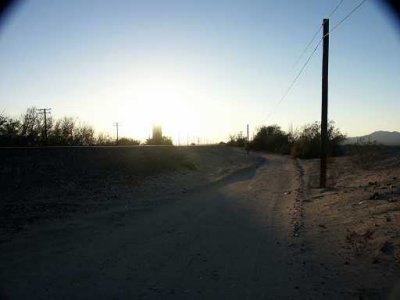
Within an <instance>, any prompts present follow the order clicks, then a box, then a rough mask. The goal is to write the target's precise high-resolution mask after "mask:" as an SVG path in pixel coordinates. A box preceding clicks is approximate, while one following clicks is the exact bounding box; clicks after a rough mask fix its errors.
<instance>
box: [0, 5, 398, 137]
mask: <svg viewBox="0 0 400 300" xmlns="http://www.w3.org/2000/svg"><path fill="white" fill-rule="evenodd" d="M338 3H339V0H290V1H289V0H280V1H272V0H240V1H239V0H238V1H235V0H230V1H227V0H201V1H198V0H181V1H177V0H168V1H165V0H157V1H155V0H146V1H143V0H141V1H135V0H118V1H117V0H113V1H102V0H98V1H95V0H68V1H63V0H29V1H23V0H22V1H21V3H20V5H18V6H17V7H15V8H14V9H13V11H12V13H10V14H9V15H8V16H7V19H6V20H4V22H2V23H1V27H0V105H1V106H0V110H1V111H4V112H6V113H7V114H9V115H11V116H15V117H17V116H19V115H20V114H21V113H23V112H24V111H25V110H26V108H27V107H29V106H36V107H51V108H52V111H53V116H54V117H62V116H65V115H66V116H73V117H77V118H78V119H79V120H80V121H82V122H86V123H88V124H91V125H93V126H94V127H95V129H96V130H97V131H98V132H99V131H102V132H108V133H110V134H112V133H113V132H114V128H113V123H114V122H115V121H119V122H121V124H122V125H121V128H120V132H121V135H124V136H130V137H134V138H138V139H145V138H146V137H148V136H149V134H150V131H151V127H152V124H154V123H160V124H161V125H162V126H163V131H164V133H165V134H166V135H168V136H172V137H173V138H174V140H175V142H177V141H178V138H179V139H180V141H181V142H182V143H183V142H185V143H186V140H187V137H188V136H189V139H190V140H192V139H196V140H197V137H200V138H202V139H203V140H211V141H219V140H226V139H227V138H228V136H229V134H231V133H236V132H238V131H243V132H245V128H246V124H247V123H249V124H250V128H251V131H253V130H254V128H255V127H257V126H259V125H261V124H271V123H276V124H279V125H281V126H282V128H283V129H285V130H287V129H288V128H289V126H290V124H293V126H294V127H300V126H302V125H304V124H305V123H310V122H313V121H316V120H319V119H320V102H321V51H322V48H321V47H320V48H319V49H318V51H317V52H316V54H315V55H314V56H313V58H312V60H311V61H310V63H309V65H308V66H307V68H306V69H305V71H304V73H303V74H302V76H301V77H300V78H299V80H298V81H297V83H296V84H295V86H294V88H293V89H292V91H291V92H290V93H289V95H288V96H287V98H286V99H285V100H284V101H283V102H282V103H281V105H279V106H278V107H277V108H276V109H275V110H274V107H276V103H277V102H278V101H279V99H280V98H281V96H282V95H283V93H284V91H285V90H286V88H287V87H288V85H289V83H290V81H291V80H292V78H293V77H294V76H295V75H296V73H297V72H298V70H299V68H300V67H301V65H302V63H303V62H304V60H305V59H306V58H307V56H308V54H309V53H310V52H311V50H312V49H310V51H309V52H308V53H307V55H305V56H304V57H303V60H302V62H301V63H299V64H298V65H296V66H295V67H293V65H294V63H295V62H296V60H297V58H298V57H299V55H300V54H301V52H302V51H303V49H304V47H305V46H306V45H307V43H308V41H309V40H310V39H311V37H312V36H313V34H314V33H315V32H316V30H318V27H319V26H320V24H321V22H322V18H323V17H326V16H327V15H328V14H329V13H330V12H331V11H332V9H333V8H334V7H335V6H336V5H337V4H338ZM358 3H360V1H355V0H344V1H343V4H342V5H341V6H340V8H339V9H338V10H337V12H336V13H335V14H334V15H333V16H332V17H331V19H330V24H331V27H332V26H334V25H335V24H336V23H337V22H338V21H339V20H340V19H342V18H343V17H344V16H345V15H346V14H347V13H348V12H349V11H350V10H351V9H352V8H353V7H355V6H356V5H357V4H358ZM379 3H380V1H374V0H368V1H367V2H366V3H365V4H364V5H363V6H362V7H361V8H360V9H359V10H358V11H356V12H355V13H354V14H353V15H352V16H351V17H350V18H349V19H348V20H347V21H346V22H344V23H343V24H342V25H341V26H340V27H338V28H337V30H335V31H334V32H333V33H332V34H331V37H330V39H331V40H330V70H329V75H330V78H329V88H330V90H329V119H332V120H334V121H335V122H336V124H337V126H338V127H339V128H341V130H342V131H344V132H345V133H347V134H348V135H350V136H354V135H362V134H368V133H370V132H372V131H374V130H379V129H382V130H390V131H392V130H400V118H399V113H400V101H399V100H400V99H399V94H400V55H399V54H400V31H399V30H398V29H399V28H398V27H396V26H395V22H394V20H393V19H391V17H390V15H389V14H387V11H386V10H385V9H384V7H382V6H381V5H380V4H379ZM317 41H318V40H317ZM271 111H273V112H274V113H273V114H272V115H271V117H270V118H269V119H268V120H265V118H266V117H267V116H268V115H269V114H270V112H271Z"/></svg>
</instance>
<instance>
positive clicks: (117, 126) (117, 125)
mask: <svg viewBox="0 0 400 300" xmlns="http://www.w3.org/2000/svg"><path fill="white" fill-rule="evenodd" d="M114 126H115V127H116V128H117V143H116V144H117V145H118V128H119V126H121V123H119V122H115V123H114Z"/></svg>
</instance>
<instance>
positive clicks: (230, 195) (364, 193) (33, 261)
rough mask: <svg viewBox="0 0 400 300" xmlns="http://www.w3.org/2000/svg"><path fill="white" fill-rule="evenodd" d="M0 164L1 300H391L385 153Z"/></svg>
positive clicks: (151, 151) (395, 229)
mask: <svg viewBox="0 0 400 300" xmlns="http://www.w3.org/2000/svg"><path fill="white" fill-rule="evenodd" d="M0 153H1V157H2V160H1V162H0V164H1V174H0V176H1V185H0V187H1V191H0V196H1V203H0V216H1V223H0V265H1V268H0V298H1V299H385V298H389V297H392V299H396V292H395V290H396V287H397V280H398V279H399V275H400V269H399V258H400V253H399V249H400V231H399V229H400V202H399V200H400V192H399V190H398V188H399V187H400V179H399V178H400V159H399V156H398V154H392V155H388V156H385V157H382V158H381V159H380V160H379V161H377V162H376V164H375V165H371V166H368V168H364V167H361V166H359V165H357V164H356V163H355V162H353V161H352V160H351V159H350V158H349V157H340V158H337V159H334V160H332V161H331V162H330V164H329V168H330V172H329V187H328V188H327V189H319V188H318V187H317V184H316V181H317V180H316V178H317V170H318V168H317V163H318V162H317V161H313V160H307V161H303V160H294V159H292V158H290V157H289V156H280V155H272V154H265V153H250V154H249V155H247V154H246V152H245V151H243V150H242V149H236V148H230V147H226V146H212V147H211V146H210V147H115V148H114V147H104V148H68V149H65V148H43V149H0Z"/></svg>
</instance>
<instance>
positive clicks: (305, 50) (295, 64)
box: [293, 26, 322, 68]
mask: <svg viewBox="0 0 400 300" xmlns="http://www.w3.org/2000/svg"><path fill="white" fill-rule="evenodd" d="M321 28H322V27H321V26H320V27H318V30H317V31H316V32H315V33H314V35H313V37H312V39H311V40H310V41H309V42H308V44H307V46H306V47H305V48H304V50H303V52H301V54H300V55H299V57H298V58H297V60H296V62H295V63H294V64H293V68H295V67H296V66H297V64H298V63H299V62H300V60H301V59H302V58H303V56H304V54H305V53H306V52H307V51H308V49H309V48H310V46H311V44H312V43H313V42H314V40H315V38H316V37H317V36H318V34H319V33H320V31H321Z"/></svg>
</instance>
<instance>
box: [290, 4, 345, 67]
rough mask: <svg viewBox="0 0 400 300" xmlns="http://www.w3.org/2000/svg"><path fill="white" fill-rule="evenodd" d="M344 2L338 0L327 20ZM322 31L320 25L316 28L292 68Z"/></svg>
mask: <svg viewBox="0 0 400 300" xmlns="http://www.w3.org/2000/svg"><path fill="white" fill-rule="evenodd" d="M343 1H344V0H340V1H339V3H338V4H337V5H336V6H335V8H334V9H333V10H332V11H331V12H330V13H329V15H328V18H331V17H332V16H333V15H334V14H335V13H336V11H337V10H338V9H339V7H340V6H341V5H342V4H343ZM321 29H322V25H320V26H319V27H318V30H317V31H316V32H315V33H314V35H313V36H312V38H311V40H310V41H309V42H308V44H307V45H306V47H305V48H304V49H303V51H302V52H301V54H300V55H299V57H298V58H297V59H296V61H295V63H294V64H293V68H295V67H296V66H297V65H298V63H299V62H300V60H301V59H302V58H303V56H304V54H305V53H306V52H307V51H308V49H309V48H310V46H311V44H312V43H313V42H314V40H315V38H316V37H317V36H318V34H319V33H320V32H321Z"/></svg>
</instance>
